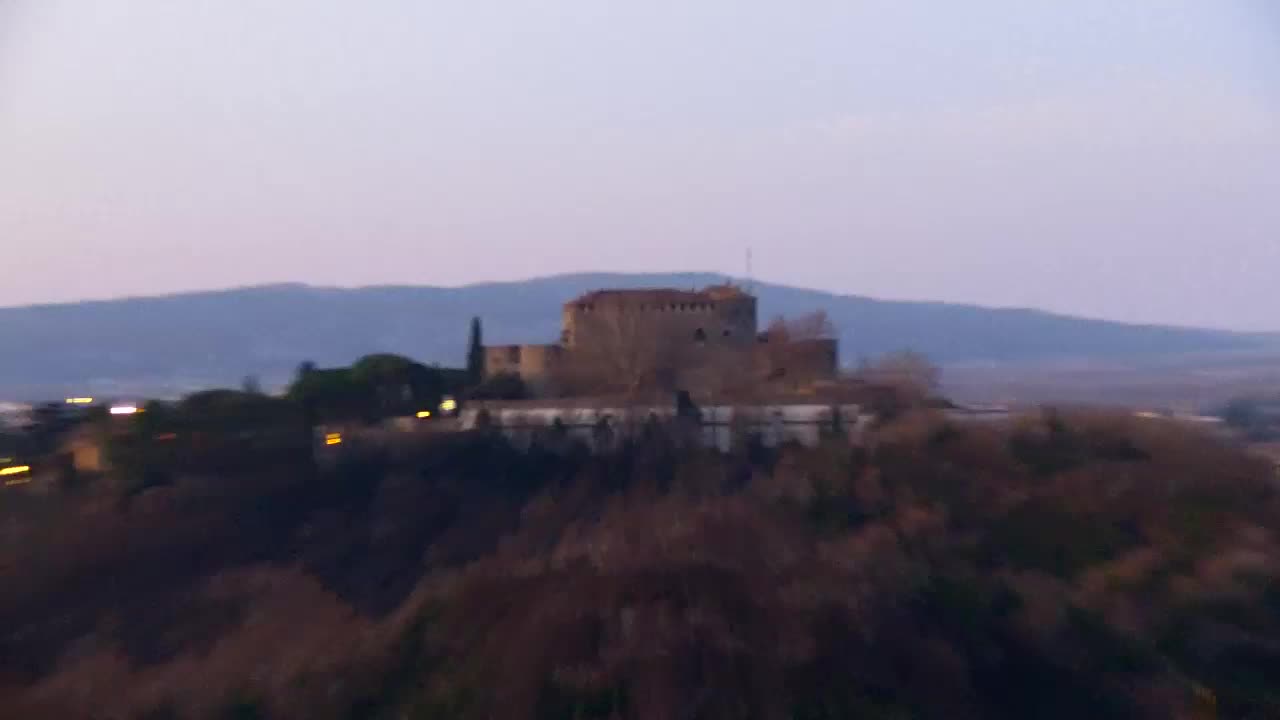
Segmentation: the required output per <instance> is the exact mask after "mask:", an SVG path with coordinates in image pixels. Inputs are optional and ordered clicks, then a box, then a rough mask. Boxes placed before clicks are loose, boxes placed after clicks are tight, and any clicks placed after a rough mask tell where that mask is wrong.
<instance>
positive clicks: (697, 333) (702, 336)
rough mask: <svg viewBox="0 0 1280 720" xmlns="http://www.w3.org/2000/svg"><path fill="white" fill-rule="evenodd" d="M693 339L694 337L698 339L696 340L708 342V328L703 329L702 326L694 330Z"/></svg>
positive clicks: (695, 339)
mask: <svg viewBox="0 0 1280 720" xmlns="http://www.w3.org/2000/svg"><path fill="white" fill-rule="evenodd" d="M693 339H694V341H696V342H706V341H707V331H706V330H703V329H702V328H698V329H697V330H694V331H693Z"/></svg>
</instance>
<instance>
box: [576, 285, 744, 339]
mask: <svg viewBox="0 0 1280 720" xmlns="http://www.w3.org/2000/svg"><path fill="white" fill-rule="evenodd" d="M563 327H564V330H563V333H562V341H563V342H564V344H565V346H566V347H568V348H574V347H608V346H610V345H616V344H617V343H618V342H619V340H620V339H625V340H627V341H647V342H654V343H663V344H667V345H676V346H685V345H687V346H691V347H692V346H695V345H708V346H723V345H728V346H736V347H748V346H750V345H752V344H753V343H754V342H755V338H756V332H757V325H756V300H755V298H753V297H751V296H749V295H745V294H742V293H736V292H735V293H734V294H726V295H721V296H717V295H715V294H714V293H712V292H700V293H684V292H678V291H636V292H629V293H602V294H599V296H598V297H593V296H591V295H588V296H586V297H584V298H581V299H579V300H578V301H575V302H572V303H569V304H567V305H565V307H564V315H563Z"/></svg>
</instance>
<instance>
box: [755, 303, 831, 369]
mask: <svg viewBox="0 0 1280 720" xmlns="http://www.w3.org/2000/svg"><path fill="white" fill-rule="evenodd" d="M835 334H836V333H835V327H834V326H833V325H832V323H831V319H830V318H829V317H827V314H826V312H824V311H822V310H818V311H815V312H811V313H807V314H805V315H800V316H798V317H794V318H782V317H779V318H775V319H774V320H773V321H772V322H771V323H770V324H769V328H768V329H767V330H766V331H765V348H764V353H763V356H762V359H763V361H764V365H765V367H764V368H762V369H763V370H764V375H765V377H766V378H767V379H769V380H771V381H774V382H784V383H786V384H793V385H803V384H806V383H809V382H812V381H813V380H815V379H817V378H818V377H819V376H821V375H823V374H827V373H829V372H830V370H831V359H830V352H831V344H830V343H829V342H826V341H829V340H832V339H833V338H835Z"/></svg>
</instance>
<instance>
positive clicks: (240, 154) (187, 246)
mask: <svg viewBox="0 0 1280 720" xmlns="http://www.w3.org/2000/svg"><path fill="white" fill-rule="evenodd" d="M937 5H938V4H937V3H930V2H888V1H874V0H869V1H867V2H861V3H846V2H834V1H831V2H828V1H827V0H814V2H811V3H808V4H805V5H803V6H800V7H795V6H789V5H785V4H781V3H765V2H728V0H708V1H707V2H706V3H702V4H699V5H698V6H697V7H687V6H686V5H685V4H682V3H672V2H661V1H660V2H648V3H643V4H639V3H636V4H618V5H615V6H611V7H610V8H608V9H605V8H602V7H601V6H599V5H598V4H593V3H588V2H586V1H585V0H560V1H558V2H552V3H532V2H516V3H510V4H508V5H506V6H504V7H501V8H498V7H492V8H490V7H483V6H465V7H463V6H450V5H444V4H440V3H430V2H421V3H419V2H410V1H409V0H381V1H380V2H369V3H363V4H358V5H352V4H348V3H333V2H306V3H304V2H302V1H301V0H244V1H243V2H240V3H235V4H225V3H221V4H220V3H212V2H202V1H198V0H133V1H132V2H128V3H125V2H115V3H112V2H102V3H94V4H86V3H77V2H73V1H71V0H10V2H7V3H6V2H2V1H0V239H3V250H4V253H3V255H2V256H0V258H2V259H3V261H4V264H5V266H6V268H7V270H8V272H7V273H6V277H5V282H4V283H0V306H18V305H28V304H38V303H48V302H65V301H75V300H80V299H106V298H112V297H124V296H144V295H155V294H169V293H173V292H180V291H183V290H187V289H191V290H205V289H221V288H227V287H238V286H249V285H260V284H267V283H278V282H303V283H308V284H314V285H336V286H364V285H380V284H407V285H437V286H459V285H466V284H474V283H478V282H492V281H514V280H518V279H522V278H531V277H538V276H545V275H552V274H560V273H575V272H624V273H632V272H699V271H711V272H719V273H725V274H729V275H742V274H743V273H744V272H745V267H744V255H745V253H746V250H747V248H750V249H751V250H752V251H753V253H754V268H753V275H754V277H756V278H757V279H759V280H761V281H765V282H771V283H778V284H785V285H791V286H798V287H805V288H813V289H818V290H824V291H828V292H835V293H838V294H852V295H864V296H870V297H876V298H883V299H905V300H933V301H946V302H954V303H966V304H977V305H984V306H992V307H1029V308H1036V309H1041V310H1047V311H1053V312H1059V313H1067V314H1073V315H1081V316H1087V317H1097V318H1104V319H1112V320H1122V321H1131V322H1150V323H1168V324H1177V325H1186V326H1203V327H1216V328H1230V329H1237V330H1270V331H1280V320H1275V319H1274V318H1273V315H1274V313H1273V312H1272V308H1274V307H1275V306H1276V304H1277V301H1280V292H1278V291H1277V290H1276V289H1275V283H1274V278H1275V277H1277V276H1280V205H1277V204H1276V203H1275V188H1277V187H1280V162H1278V161H1280V82H1277V80H1278V79H1280V62H1278V61H1280V44H1278V43H1277V40H1280V8H1278V7H1277V6H1275V5H1273V4H1270V3H1268V2H1267V0H1224V1H1223V2H1219V3H1212V4H1208V3H1203V2H1198V1H1197V0H1168V1H1166V2H1157V1H1156V0H1145V1H1140V2H1134V3H1132V4H1130V5H1125V6H1118V5H1117V4H1115V3H1113V2H1110V1H1109V0H1085V1H1081V2H1076V3H1071V4H1053V5H1052V6H1050V4H1045V3H1040V4H1032V3H1026V2H1024V1H1021V0H982V1H977V0H975V2H971V3H964V4H957V5H949V6H946V7H938V6H937ZM1033 5H1034V6H1033Z"/></svg>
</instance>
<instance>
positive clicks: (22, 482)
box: [4, 476, 31, 486]
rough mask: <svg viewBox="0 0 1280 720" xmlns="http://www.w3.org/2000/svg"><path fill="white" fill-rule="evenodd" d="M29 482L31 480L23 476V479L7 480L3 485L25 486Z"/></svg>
mask: <svg viewBox="0 0 1280 720" xmlns="http://www.w3.org/2000/svg"><path fill="white" fill-rule="evenodd" d="M29 482H31V478H30V477H28V476H23V477H15V478H9V479H8V480H5V481H4V484H5V485H6V486H13V485H26V484H27V483H29Z"/></svg>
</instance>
